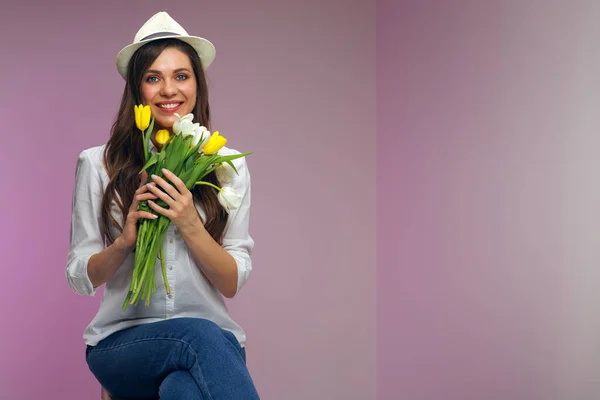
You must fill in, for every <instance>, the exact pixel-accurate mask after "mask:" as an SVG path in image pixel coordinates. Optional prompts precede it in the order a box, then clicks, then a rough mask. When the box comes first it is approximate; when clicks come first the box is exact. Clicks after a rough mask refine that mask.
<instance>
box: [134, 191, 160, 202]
mask: <svg viewBox="0 0 600 400" xmlns="http://www.w3.org/2000/svg"><path fill="white" fill-rule="evenodd" d="M156 198H157V197H156V195H155V194H154V193H151V192H146V193H142V194H138V195H136V196H135V200H136V201H137V202H140V201H144V200H155V199H156Z"/></svg>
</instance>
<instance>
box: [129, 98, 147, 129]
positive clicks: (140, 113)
mask: <svg viewBox="0 0 600 400" xmlns="http://www.w3.org/2000/svg"><path fill="white" fill-rule="evenodd" d="M133 112H134V114H135V125H136V126H137V127H138V129H139V130H140V131H143V130H145V129H147V128H148V126H149V125H150V116H151V115H150V106H145V105H143V104H140V105H139V106H133Z"/></svg>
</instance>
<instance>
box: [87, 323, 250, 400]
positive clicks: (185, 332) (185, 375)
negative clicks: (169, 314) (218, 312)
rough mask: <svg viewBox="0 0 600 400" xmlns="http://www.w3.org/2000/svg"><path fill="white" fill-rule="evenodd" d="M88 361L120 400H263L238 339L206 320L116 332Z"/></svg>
mask: <svg viewBox="0 0 600 400" xmlns="http://www.w3.org/2000/svg"><path fill="white" fill-rule="evenodd" d="M86 361H87V364H88V366H89V368H90V371H92V373H93V374H94V375H95V377H96V379H97V380H98V382H100V384H101V385H102V386H103V387H104V388H105V389H106V390H107V391H108V392H109V393H111V395H112V396H114V397H116V398H119V399H144V400H146V399H148V400H151V399H152V400H155V399H159V398H160V400H171V399H178V400H188V399H189V400H191V399H198V400H200V399H202V400H221V399H223V400H236V399H240V400H253V399H259V397H258V393H257V392H256V389H255V387H254V383H253V382H252V378H251V377H250V372H249V371H248V368H247V367H246V353H245V351H244V349H243V348H242V347H241V346H240V344H239V342H238V340H237V339H236V337H235V335H234V334H233V333H231V332H229V331H227V330H224V329H221V328H220V327H219V326H218V325H217V324H215V323H214V322H212V321H208V320H206V319H200V318H173V319H168V320H165V321H160V322H154V323H150V324H144V325H139V326H135V327H132V328H128V329H124V330H122V331H119V332H115V333H113V334H112V335H110V336H109V337H107V338H105V339H104V340H102V341H100V343H98V344H97V345H96V346H88V347H87V350H86Z"/></svg>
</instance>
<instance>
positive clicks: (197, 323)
mask: <svg viewBox="0 0 600 400" xmlns="http://www.w3.org/2000/svg"><path fill="white" fill-rule="evenodd" d="M213 58H214V47H213V46H212V44H211V43H210V42H209V41H207V40H205V39H202V38H198V37H193V36H189V35H188V34H187V32H186V31H185V30H184V29H183V27H181V26H180V25H179V24H178V23H177V22H176V21H174V20H173V19H172V18H171V17H170V16H169V15H168V14H167V13H165V12H161V13H158V14H156V15H154V16H153V17H152V18H150V19H149V20H148V21H147V22H146V23H145V24H144V25H143V26H142V28H140V30H139V31H138V33H137V34H136V36H135V38H134V43H132V44H131V45H129V46H126V47H125V48H124V49H123V50H122V51H121V52H120V53H119V55H118V56H117V68H118V70H119V73H120V74H121V75H122V76H123V78H124V79H125V81H126V84H125V90H124V93H123V97H122V100H121V106H120V108H119V113H118V117H117V119H116V122H115V123H114V125H113V127H112V132H111V137H110V139H109V141H108V142H107V143H106V145H103V146H99V147H94V148H91V149H87V150H84V151H83V152H82V153H81V154H80V155H79V158H78V161H77V172H76V181H75V189H74V193H73V213H72V222H71V246H70V250H69V256H68V262H67V267H66V273H67V279H68V282H69V286H70V287H71V288H72V289H73V290H74V291H75V292H77V293H79V294H81V295H88V296H93V295H94V294H95V292H96V289H97V288H98V287H99V286H101V285H103V284H105V285H106V286H105V290H104V295H103V297H102V302H101V305H100V309H99V310H98V313H97V315H96V316H95V318H94V319H93V320H92V322H91V323H90V324H89V326H88V327H87V329H86V330H85V333H84V340H85V343H86V344H87V351H86V360H87V363H88V365H89V368H90V370H91V371H92V373H93V374H94V375H95V376H96V378H97V379H98V381H99V382H100V383H101V385H102V386H103V387H104V388H105V389H106V390H107V391H108V392H109V393H111V395H112V396H113V398H123V399H129V398H130V399H156V398H159V397H160V399H163V400H164V399H180V400H181V399H227V400H233V399H244V400H248V399H257V398H258V394H257V392H256V389H255V388H254V385H253V382H252V378H251V377H250V374H249V372H248V369H247V367H246V353H245V339H246V337H245V334H244V331H243V330H242V329H241V327H240V326H239V325H238V324H237V323H236V322H235V321H234V320H233V319H232V318H231V317H230V315H229V314H228V312H227V308H226V306H225V304H224V299H223V297H228V298H231V297H233V296H235V295H236V294H237V293H238V291H239V290H240V288H241V286H242V285H243V284H244V283H245V282H246V280H247V279H248V276H249V273H250V271H251V269H252V267H251V260H250V253H251V250H252V248H253V246H254V242H253V240H252V238H251V237H250V235H249V233H248V221H249V211H250V175H249V172H248V168H247V166H246V162H245V159H244V158H238V159H236V160H235V161H233V162H234V163H235V165H236V169H237V170H238V175H234V177H233V180H232V181H231V182H230V183H229V185H230V186H232V187H233V188H234V189H235V190H236V191H237V192H238V193H239V194H240V195H241V196H242V198H243V200H242V203H241V205H240V207H239V208H237V209H235V210H229V211H227V210H225V209H224V208H223V207H222V206H221V205H220V204H219V201H218V199H217V195H216V191H215V190H213V189H211V188H209V187H208V186H204V185H198V186H196V188H195V189H194V190H193V193H191V192H190V191H189V190H187V189H186V188H185V185H182V182H181V181H180V180H179V178H178V177H177V176H175V175H174V174H173V173H171V172H170V171H166V170H165V171H164V176H165V179H161V178H157V177H153V182H152V183H151V184H147V185H146V184H144V183H145V182H146V180H147V175H146V174H145V173H144V174H143V176H142V177H141V181H140V175H139V171H140V169H141V168H142V166H143V162H144V157H143V144H142V140H141V134H140V132H139V130H136V128H135V123H134V115H133V107H134V105H135V104H146V105H149V106H150V108H151V111H152V115H153V116H154V118H155V128H154V132H153V133H152V138H153V143H154V148H153V149H152V150H153V151H156V147H158V145H157V143H156V141H155V140H154V134H155V132H156V131H157V130H159V129H165V128H167V129H168V128H172V125H173V122H174V121H175V120H176V118H177V116H176V115H175V114H178V115H181V116H183V115H186V114H188V113H193V114H194V116H195V119H196V122H198V123H200V125H203V126H205V127H207V128H208V129H210V116H209V114H210V113H209V104H208V91H207V85H206V80H205V76H204V70H205V69H206V67H207V66H208V65H209V64H210V63H211V62H212V60H213ZM151 147H152V146H151ZM219 153H220V154H234V153H237V154H239V153H238V152H237V151H236V150H232V149H228V148H223V149H222V150H220V151H219ZM205 180H208V181H210V182H213V183H215V184H219V181H218V180H217V178H216V176H215V174H214V173H211V174H210V175H209V176H208V177H207V178H205ZM157 199H162V200H164V201H165V203H166V204H167V205H168V208H162V207H160V206H158V205H157V204H156V203H155V202H154V201H153V200H157ZM143 200H148V203H149V205H150V208H151V209H152V211H153V212H144V211H138V210H137V206H138V203H139V202H140V201H143ZM158 214H163V215H165V216H167V217H169V218H170V220H171V224H170V225H169V230H168V232H167V235H166V238H165V242H164V251H165V262H166V268H167V274H166V276H167V279H168V281H169V285H170V290H171V293H170V294H169V295H167V294H166V292H165V290H164V283H163V281H162V276H161V274H160V273H158V274H157V275H156V279H157V282H156V288H157V292H156V293H154V294H153V296H152V299H151V302H150V306H146V305H145V303H144V302H140V303H138V305H135V306H134V305H129V306H128V307H127V308H126V310H125V311H123V310H122V308H121V305H122V303H123V301H124V299H125V297H126V296H127V292H128V289H129V284H130V280H131V274H132V270H133V263H134V258H135V253H134V252H133V249H134V246H135V242H136V238H137V228H136V226H137V222H138V220H139V219H141V218H155V217H156V215H158Z"/></svg>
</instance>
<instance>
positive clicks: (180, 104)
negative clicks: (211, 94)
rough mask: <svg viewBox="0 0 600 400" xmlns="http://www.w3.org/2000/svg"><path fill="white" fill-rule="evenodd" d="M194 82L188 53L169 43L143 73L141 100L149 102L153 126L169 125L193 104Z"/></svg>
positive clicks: (163, 126)
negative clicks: (177, 115)
mask: <svg viewBox="0 0 600 400" xmlns="http://www.w3.org/2000/svg"><path fill="white" fill-rule="evenodd" d="M196 88H197V82H196V78H195V76H194V71H193V69H192V63H191V62H190V59H189V57H188V56H187V55H186V54H185V53H183V52H182V51H180V50H178V49H176V48H173V47H168V48H166V49H165V50H164V51H163V52H162V53H160V55H159V56H158V57H157V58H156V60H154V62H153V63H152V65H150V67H149V68H148V70H147V71H146V72H145V73H144V76H143V77H142V83H141V86H140V92H141V95H142V101H143V103H144V104H147V105H149V106H150V109H151V111H152V115H153V116H154V122H155V130H156V129H160V128H168V129H170V128H171V127H172V126H173V122H175V120H176V119H177V117H176V116H175V113H177V114H179V115H180V116H182V117H183V116H184V115H186V114H189V113H193V112H194V107H196Z"/></svg>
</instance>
